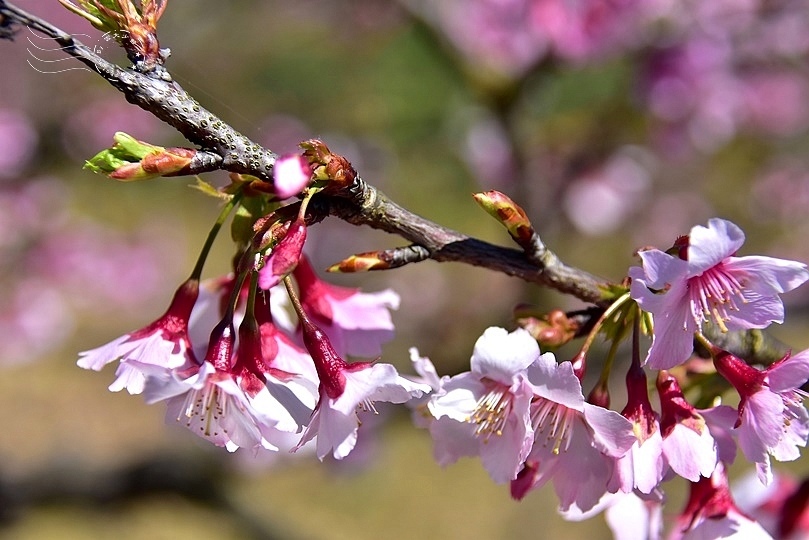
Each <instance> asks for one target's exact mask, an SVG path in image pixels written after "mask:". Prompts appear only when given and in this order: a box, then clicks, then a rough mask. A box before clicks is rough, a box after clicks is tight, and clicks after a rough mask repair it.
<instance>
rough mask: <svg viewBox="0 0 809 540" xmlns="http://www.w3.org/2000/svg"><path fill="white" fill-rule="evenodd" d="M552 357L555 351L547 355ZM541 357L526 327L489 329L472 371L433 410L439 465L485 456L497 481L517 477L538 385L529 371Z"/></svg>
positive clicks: (530, 434)
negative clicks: (510, 329) (508, 329)
mask: <svg viewBox="0 0 809 540" xmlns="http://www.w3.org/2000/svg"><path fill="white" fill-rule="evenodd" d="M544 356H547V357H549V358H550V360H549V361H550V362H555V360H553V354H551V353H546V355H544ZM539 357H540V352H539V345H537V342H536V340H535V339H534V338H533V337H531V335H530V334H529V333H528V332H527V331H526V330H523V329H521V328H520V329H518V330H515V331H514V332H512V333H508V332H507V331H506V330H505V329H503V328H496V327H492V328H488V329H487V330H486V331H485V332H484V333H483V335H482V336H481V337H480V338H478V340H477V342H476V343H475V348H474V351H473V353H472V359H471V362H470V364H471V371H469V372H465V373H461V374H459V375H456V376H454V377H452V378H450V379H449V380H448V381H446V382H444V383H443V385H442V386H441V388H442V390H443V392H442V393H441V394H440V395H435V396H434V397H433V398H432V399H431V400H430V402H429V404H428V408H429V410H430V412H431V413H432V415H433V416H434V417H435V418H436V419H437V421H436V422H433V423H432V424H431V425H430V433H431V435H432V436H433V439H434V441H435V456H436V459H437V461H438V463H439V464H440V465H442V466H443V465H447V464H450V463H453V462H455V461H456V460H457V459H458V458H459V457H461V456H462V455H480V458H481V461H482V462H483V466H484V467H485V468H486V470H487V471H488V472H489V475H490V476H491V477H492V480H494V481H495V482H498V483H505V482H508V481H511V480H514V479H515V478H516V476H517V473H518V472H519V471H520V469H521V467H522V463H523V461H524V460H525V458H526V457H527V455H528V452H529V451H530V450H531V445H532V444H533V440H534V431H533V428H532V426H531V412H530V405H531V400H532V398H533V396H534V389H533V387H532V385H531V384H530V383H529V382H528V379H527V375H526V369H527V368H528V366H530V365H531V364H533V363H534V362H536V361H537V360H538V359H539Z"/></svg>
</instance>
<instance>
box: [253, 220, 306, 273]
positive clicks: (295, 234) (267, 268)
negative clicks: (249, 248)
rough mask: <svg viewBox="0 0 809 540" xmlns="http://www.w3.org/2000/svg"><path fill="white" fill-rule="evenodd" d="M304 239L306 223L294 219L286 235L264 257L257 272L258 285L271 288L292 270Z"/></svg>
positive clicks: (298, 257) (296, 262)
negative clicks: (261, 265)
mask: <svg viewBox="0 0 809 540" xmlns="http://www.w3.org/2000/svg"><path fill="white" fill-rule="evenodd" d="M305 241H306V223H304V221H303V219H301V218H298V219H296V220H295V221H294V222H293V223H292V225H291V226H290V227H289V230H288V231H287V234H286V236H284V238H282V239H281V241H280V242H278V244H277V245H276V246H275V247H274V248H273V249H272V252H271V253H270V256H269V257H266V258H265V261H264V266H263V267H262V268H261V270H259V272H258V285H259V287H261V288H262V289H271V288H273V287H275V286H276V285H278V284H279V283H280V282H281V280H282V279H283V278H284V276H286V275H287V274H289V273H290V272H292V271H293V270H294V269H295V267H296V266H297V265H298V261H299V260H300V259H301V254H302V252H303V244H304V242H305Z"/></svg>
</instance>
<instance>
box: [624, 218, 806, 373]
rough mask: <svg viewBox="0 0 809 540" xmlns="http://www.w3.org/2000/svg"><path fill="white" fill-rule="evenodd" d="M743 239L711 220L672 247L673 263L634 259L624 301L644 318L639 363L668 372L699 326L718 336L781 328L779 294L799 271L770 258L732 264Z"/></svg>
mask: <svg viewBox="0 0 809 540" xmlns="http://www.w3.org/2000/svg"><path fill="white" fill-rule="evenodd" d="M743 243H744V233H743V232H742V230H741V229H739V227H737V226H736V225H734V224H733V223H731V222H729V221H726V220H723V219H711V220H710V221H709V222H708V227H702V226H699V225H698V226H696V227H694V228H692V229H691V233H690V234H689V236H687V237H684V238H681V239H679V240H678V242H677V244H676V245H675V248H677V250H678V256H673V255H669V254H668V253H664V252H662V251H660V250H657V249H648V250H644V251H641V252H639V256H640V258H641V260H642V262H643V267H642V268H641V267H633V268H630V269H629V276H630V277H631V278H632V285H631V294H632V297H633V298H634V299H635V300H637V302H638V304H640V305H641V307H642V308H643V309H644V310H646V311H648V312H650V313H652V314H653V315H654V319H655V331H654V336H653V338H652V346H651V347H650V349H649V353H648V355H647V357H646V362H647V363H648V364H649V366H650V367H652V368H654V369H669V368H672V367H674V366H676V365H678V364H681V363H682V362H684V361H685V360H686V359H687V358H688V356H689V355H690V354H691V352H692V351H693V338H694V332H697V331H699V330H701V329H702V324H703V323H704V322H706V321H708V322H711V323H713V324H715V325H716V326H717V327H718V328H719V329H720V330H722V331H723V332H727V331H728V330H743V329H749V328H765V327H766V326H768V325H769V324H770V323H772V322H778V323H781V322H783V320H784V306H783V303H782V302H781V298H780V297H779V296H778V295H779V294H781V293H785V292H788V291H791V290H792V289H794V288H796V287H798V286H799V285H801V284H802V283H804V282H805V281H806V280H807V279H809V271H807V269H806V265H805V264H803V263H799V262H795V261H788V260H783V259H775V258H772V257H762V256H748V257H736V256H735V253H736V251H737V250H738V249H739V248H740V247H741V246H742V244H743Z"/></svg>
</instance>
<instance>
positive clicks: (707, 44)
mask: <svg viewBox="0 0 809 540" xmlns="http://www.w3.org/2000/svg"><path fill="white" fill-rule="evenodd" d="M17 5H19V6H20V7H22V8H23V9H27V10H29V11H31V12H33V13H35V14H38V15H40V16H43V17H45V18H46V19H47V20H49V21H50V22H52V23H54V24H56V25H57V26H60V27H61V28H63V29H65V30H67V31H69V32H72V33H74V34H76V35H77V36H78V37H79V39H80V40H82V41H83V42H84V43H85V44H87V45H88V46H92V47H95V49H96V50H97V51H99V52H100V54H102V56H104V57H106V58H107V59H109V60H113V61H117V62H119V63H121V64H124V63H125V58H124V55H123V53H122V52H121V51H119V50H117V49H116V46H115V43H114V42H112V41H110V40H109V39H108V37H106V36H102V35H101V34H100V33H98V32H96V31H94V30H93V29H92V28H91V27H90V26H89V24H84V22H83V20H82V19H79V18H78V17H76V16H74V15H71V14H70V13H69V12H68V11H67V10H65V9H64V8H62V7H61V6H60V5H59V4H58V2H57V1H56V0H20V1H18V2H17ZM158 28H159V36H160V40H161V45H162V46H163V47H169V48H171V51H172V55H171V58H170V59H169V62H168V64H167V65H168V69H169V70H170V72H171V73H172V75H173V77H174V78H175V80H177V81H178V82H179V83H180V84H181V85H183V86H184V87H185V88H186V89H187V90H188V91H189V92H190V93H191V94H192V95H193V96H195V97H196V98H197V99H198V100H199V101H200V102H201V103H202V104H203V105H204V106H205V107H207V108H209V109H210V110H212V111H213V112H214V113H216V114H218V115H220V116H221V117H222V118H223V119H224V120H226V121H227V122H229V123H231V124H232V125H233V126H234V127H235V128H236V129H238V130H240V131H241V132H243V133H245V134H246V135H248V136H249V137H251V138H253V139H254V140H256V141H258V142H260V143H262V144H264V145H265V146H267V147H268V148H270V149H272V150H274V151H276V152H279V153H280V152H289V151H293V150H294V149H295V145H296V144H297V143H298V142H299V141H301V140H304V139H307V138H311V137H320V138H322V139H324V140H325V141H326V143H327V144H328V145H329V146H330V147H331V148H332V149H333V150H334V151H336V152H338V153H341V154H344V155H346V156H347V157H348V158H349V159H350V160H351V161H352V162H353V164H354V165H355V167H356V168H357V170H358V171H360V173H361V174H362V176H363V177H364V178H365V179H366V180H367V181H369V182H370V183H372V184H374V185H375V186H377V187H379V188H380V189H382V190H383V191H384V192H386V193H387V194H388V195H389V196H390V197H391V198H393V199H394V200H395V201H397V202H399V203H400V204H402V205H403V206H405V207H407V208H408V209H410V210H412V211H414V212H416V213H419V214H421V215H424V216H426V217H429V218H430V219H433V220H434V221H437V222H439V223H441V224H443V225H446V226H449V227H452V228H455V229H457V230H460V231H462V232H465V233H467V234H470V235H473V236H477V237H479V238H482V239H485V240H488V241H491V242H495V243H501V244H505V245H508V241H509V238H508V236H507V235H506V234H505V232H504V231H503V230H502V228H501V227H500V226H499V225H498V224H497V223H496V222H495V221H494V220H492V219H490V218H488V217H487V216H486V215H485V214H484V213H483V212H482V211H481V210H479V209H478V207H477V206H476V204H475V203H474V201H473V200H472V198H471V193H473V192H475V191H483V190H487V189H498V190H500V191H503V192H505V193H506V194H508V195H510V196H511V197H512V198H513V199H514V200H515V201H517V202H518V203H520V204H521V205H522V206H523V207H524V208H525V209H526V211H527V212H528V214H529V216H530V217H531V218H532V220H533V222H534V224H535V225H536V227H537V228H538V230H539V231H540V233H541V234H542V235H543V238H544V239H545V241H546V243H547V244H548V245H549V246H550V247H551V248H552V249H554V250H555V251H556V252H557V253H558V254H559V255H560V256H561V257H562V258H563V260H565V261H566V262H568V263H570V264H573V265H576V266H580V267H582V268H584V269H586V270H588V271H590V272H592V273H595V274H598V275H601V276H604V277H606V278H609V279H611V280H615V281H619V280H620V279H621V278H622V277H623V276H625V275H626V271H627V268H628V267H629V266H631V265H633V264H637V261H636V259H635V258H634V257H633V252H634V251H635V250H636V249H637V248H639V247H641V246H646V245H655V246H658V247H660V248H661V249H665V248H667V247H668V246H670V245H671V244H672V242H673V240H674V239H675V238H676V237H677V236H678V235H680V234H686V233H687V232H688V230H689V229H690V228H691V227H692V226H693V225H695V224H704V223H705V222H706V221H707V220H708V219H709V218H711V217H716V216H718V217H723V218H726V219H730V220H732V221H734V222H736V223H737V224H738V225H740V226H741V227H742V228H743V229H744V230H745V232H746V233H747V243H746V244H745V246H744V248H743V252H742V254H765V255H771V256H777V257H782V258H790V259H797V260H802V261H809V244H808V243H807V242H806V241H805V238H806V237H807V235H809V220H807V217H806V216H807V212H809V157H808V156H809V154H807V150H809V132H808V131H807V127H809V64H807V59H809V4H808V3H807V2H806V1H805V0H795V1H790V0H767V1H765V0H745V1H741V2H740V1H737V0H714V1H712V2H702V1H700V0H621V1H610V2H589V1H586V0H581V1H577V2H571V1H569V0H442V1H441V2H430V1H428V0H423V1H422V0H400V1H392V2H386V1H378V0H332V1H330V2H323V1H307V0H305V1H292V0H290V1H260V0H235V1H231V2H220V1H214V0H198V1H184V2H179V1H177V0H173V1H172V2H171V3H170V4H169V6H168V9H167V10H166V13H165V15H164V17H163V18H162V19H161V22H160V25H159V27H158ZM66 58H67V57H66V55H64V54H63V53H61V52H59V51H58V47H57V46H56V45H55V44H54V43H53V42H51V41H48V40H46V39H43V38H42V37H41V36H38V35H35V34H33V33H31V32H29V31H28V30H26V29H23V30H21V31H20V32H19V33H18V34H17V35H16V36H15V41H14V42H13V43H11V42H2V43H0V72H1V73H2V74H3V75H2V77H0V408H1V409H2V410H4V411H5V416H6V417H7V420H6V422H5V425H4V429H3V434H2V435H0V537H2V538H15V539H16V538H19V539H34V538H57V537H58V538H108V537H112V536H115V537H118V538H122V539H123V538H144V537H148V538H172V539H176V538H246V539H247V538H283V539H287V538H289V539H304V538H305V539H318V540H320V539H323V540H326V539H344V538H345V539H348V538H350V539H375V538H382V537H384V538H390V539H395V538H437V537H442V538H477V537H487V538H508V539H523V538H525V539H527V538H536V537H542V536H545V535H547V536H548V537H550V536H551V535H561V537H563V538H579V537H580V538H590V539H597V538H609V537H610V535H609V532H608V530H607V528H606V526H605V525H604V523H603V521H602V520H601V518H596V519H594V520H591V521H589V522H585V523H579V524H571V523H566V522H564V521H562V520H561V519H560V518H559V517H558V516H557V514H556V512H555V508H556V501H555V498H554V495H553V491H552V489H551V488H550V487H547V488H544V489H543V490H540V491H538V492H536V493H533V494H531V495H530V496H528V497H527V498H526V499H525V500H524V501H522V502H521V503H515V502H513V501H512V500H511V499H510V497H509V495H508V489H507V486H497V485H494V484H493V483H492V482H491V481H490V480H489V479H488V477H487V476H486V474H485V472H484V471H483V469H482V467H481V466H480V464H479V463H478V462H476V461H472V460H463V461H461V462H459V463H458V464H456V465H454V466H451V467H449V468H447V469H445V470H442V469H440V468H439V467H438V466H437V465H436V464H435V462H434V461H433V459H432V455H431V442H430V439H429V435H428V434H427V433H426V432H424V431H419V430H417V429H415V428H413V427H412V425H411V424H410V421H409V417H408V414H407V412H406V411H399V410H396V411H394V410H390V411H388V410H383V411H382V414H380V416H379V417H378V419H375V421H373V422H366V423H365V424H363V426H362V428H361V430H360V443H359V446H358V448H357V450H356V451H355V452H354V453H353V454H352V455H351V456H350V457H349V458H348V459H347V460H345V462H341V463H336V462H333V461H332V462H327V463H325V464H320V463H319V462H317V460H316V459H315V458H314V457H313V456H311V455H302V456H286V455H284V456H275V455H274V456H269V457H267V456H260V457H259V458H253V457H251V456H250V455H247V454H246V453H245V452H243V451H240V452H237V453H236V454H235V455H230V454H228V453H227V452H226V451H224V450H223V449H218V448H214V447H212V446H211V445H209V444H207V443H205V442H204V441H201V440H197V439H196V438H195V437H194V436H193V435H191V434H190V433H189V432H187V431H185V430H183V429H181V428H178V427H173V426H166V425H165V424H164V422H163V410H162V409H161V408H160V407H159V406H152V407H149V406H146V405H144V404H143V403H142V399H141V398H140V397H138V396H129V395H126V394H111V393H109V392H108V391H107V389H106V387H107V385H108V384H109V383H110V382H111V380H112V376H113V372H114V368H113V367H112V366H110V367H109V368H108V369H106V370H105V371H103V372H101V373H93V372H87V371H83V370H80V369H78V368H76V366H75V360H76V358H77V352H78V351H82V350H86V349H91V348H94V347H97V346H99V345H101V344H103V343H106V342H108V341H110V340H112V339H113V338H115V337H117V336H119V335H121V334H123V333H126V332H128V331H131V330H134V329H136V328H140V327H142V326H143V325H145V324H146V323H148V322H150V321H152V320H153V319H154V318H156V317H157V316H159V315H160V314H162V312H163V311H164V309H165V307H166V306H167V305H168V302H169V299H170V296H171V294H172V292H173V291H174V289H175V288H176V287H177V286H178V285H179V283H180V282H181V281H182V280H183V279H184V278H185V277H187V275H188V274H189V272H190V270H191V268H192V266H193V263H194V260H195V258H196V255H197V253H198V250H199V249H200V248H201V246H202V243H203V241H204V239H205V235H206V234H207V231H208V229H209V227H210V226H211V224H212V223H213V221H214V220H215V218H216V215H217V213H218V209H217V206H216V202H215V201H213V200H212V199H210V198H207V197H205V196H203V195H202V194H201V193H199V192H197V191H195V190H193V189H190V188H189V187H188V185H189V184H190V183H192V179H189V178H177V179H162V180H153V181H148V182H142V183H134V184H120V183H115V182H113V181H110V180H108V179H105V178H104V177H101V176H97V175H93V174H91V173H89V172H87V171H83V170H82V168H81V167H82V164H83V162H84V160H85V159H87V158H89V157H91V156H92V155H94V154H95V153H96V152H98V151H99V150H101V149H103V148H105V147H108V146H110V145H111V143H112V135H113V133H114V132H116V131H125V132H127V133H129V134H131V135H133V136H134V137H136V138H138V139H141V140H145V141H148V142H151V143H154V144H159V145H164V146H172V145H174V146H182V145H183V144H184V141H183V140H182V139H181V138H180V137H179V135H178V134H177V133H175V132H173V131H172V130H171V129H170V128H168V127H167V126H164V125H162V124H161V123H160V122H159V121H157V120H156V119H154V118H153V117H151V116H150V115H149V114H147V113H145V112H143V111H141V110H139V109H137V108H135V107H133V106H131V105H129V104H128V103H127V102H126V101H125V99H124V98H123V96H122V95H121V94H120V93H118V92H117V91H116V90H114V89H113V88H112V87H110V86H109V85H107V84H106V83H105V82H104V81H103V80H101V79H100V77H98V76H95V75H94V74H93V73H92V72H89V71H88V70H86V69H83V68H81V66H80V65H79V64H78V63H76V62H74V61H72V60H69V59H66ZM206 179H207V180H208V181H210V182H212V183H214V184H217V185H223V184H224V183H225V182H226V175H225V174H224V173H222V174H210V175H207V177H206ZM311 235H312V236H311V239H310V241H309V243H308V247H309V255H310V257H311V258H312V259H313V262H314V264H315V266H316V267H317V268H321V269H322V268H325V267H327V266H329V265H330V264H332V263H334V262H337V261H338V260H340V259H342V258H345V257H346V256H348V255H350V254H352V253H357V252H362V251H369V250H374V249H381V248H387V247H394V246H398V245H403V242H402V241H400V240H397V239H396V238H392V237H388V236H387V235H385V234H382V233H379V232H375V231H371V230H368V229H360V228H355V227H351V226H349V225H346V224H344V223H341V222H338V221H335V220H328V221H326V222H324V223H322V224H321V225H319V226H317V227H315V228H313V229H312V231H311ZM231 255H232V253H231V252H230V247H229V246H228V242H227V239H226V237H225V238H223V239H222V240H221V241H220V242H219V243H218V244H217V249H216V251H215V252H214V256H213V257H212V258H211V260H210V261H209V263H208V265H207V267H206V276H207V277H215V276H218V275H220V274H223V273H225V272H226V271H227V270H228V265H229V262H230V257H231ZM327 279H329V280H330V281H332V282H334V283H338V284H341V285H347V286H348V285H350V286H361V287H363V288H364V289H365V290H367V291H374V290H380V289H383V288H387V287H392V288H394V289H395V290H396V291H398V292H399V293H400V294H401V296H402V305H401V308H400V309H399V311H398V312H396V313H394V321H395V322H396V324H397V338H396V340H395V341H393V342H391V343H390V344H388V345H387V347H386V349H385V355H384V358H385V360H386V361H389V362H392V363H394V364H396V365H398V366H399V367H400V370H401V371H404V372H408V371H409V361H408V355H407V349H408V348H409V347H411V346H417V347H418V348H419V350H420V352H421V354H422V355H426V356H429V357H430V358H431V359H432V360H433V361H434V362H435V364H436V366H437V367H438V370H439V373H441V374H454V373H457V372H460V371H463V370H466V369H468V360H469V356H470V354H471V351H472V346H473V344H474V341H475V339H476V338H477V337H478V336H479V335H480V334H481V332H482V331H483V330H484V329H485V328H486V327H488V326H491V325H497V326H506V327H509V328H511V327H512V326H513V322H512V316H511V313H512V309H513V307H514V306H515V305H516V304H518V303H525V302H527V303H532V304H536V305H539V306H541V307H542V308H543V309H546V310H550V309H552V308H555V307H560V308H562V309H568V310H569V309H575V308H578V307H582V306H581V304H580V303H579V302H577V301H576V300H574V299H571V298H567V297H564V296H562V295H559V294H557V293H553V292H549V291H545V290H541V289H538V288H536V287H533V286H528V285H526V284H524V283H522V282H520V281H518V280H515V279H511V278H507V277H505V276H500V275H495V274H493V273H490V272H486V271H483V270H479V269H475V268H471V267H465V266H462V265H439V264H438V263H433V262H425V263H422V264H418V265H414V266H411V267H405V268H402V269H399V270H395V271H392V272H389V273H379V274H372V275H361V276H327ZM785 301H786V304H787V324H785V325H783V326H779V327H777V328H773V330H772V331H773V333H774V334H775V335H776V336H777V337H779V338H780V339H782V340H784V341H786V342H787V343H789V344H790V345H791V346H792V347H793V348H794V349H795V350H802V349H805V348H807V347H809V334H807V332H806V331H805V328H806V327H807V324H809V320H807V318H808V317H809V309H807V308H809V289H804V290H798V291H796V292H794V293H791V294H789V295H787V296H786V298H785ZM564 354H565V353H564V352H563V353H562V354H561V355H560V356H561V357H562V358H564ZM618 372H620V370H618ZM614 383H615V385H616V388H619V387H620V385H621V375H618V374H616V378H615V380H614ZM622 406H623V404H622V403H615V404H614V407H617V408H619V409H620V408H621V407H622ZM376 420H379V421H376ZM783 470H784V471H785V472H786V473H787V474H801V473H806V472H807V470H809V467H807V466H806V465H805V464H804V463H802V462H797V463H793V464H791V466H790V467H788V468H785V469H783ZM744 472H745V469H744V468H741V467H740V468H738V470H737V471H736V474H742V473H744ZM672 484H676V482H673V483H672ZM682 489H683V487H682V486H674V485H672V488H671V492H670V493H671V498H672V502H671V503H670V504H669V505H668V506H667V507H666V511H667V512H668V517H671V516H673V515H674V514H676V512H677V511H678V510H679V508H680V504H681V497H679V496H678V490H679V491H681V490H682ZM678 497H679V498H678Z"/></svg>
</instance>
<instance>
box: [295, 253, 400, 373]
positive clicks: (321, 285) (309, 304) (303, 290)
mask: <svg viewBox="0 0 809 540" xmlns="http://www.w3.org/2000/svg"><path fill="white" fill-rule="evenodd" d="M293 275H294V276H295V280H296V281H297V282H298V285H299V287H300V297H301V304H302V305H303V309H304V311H306V314H307V315H308V316H310V317H312V318H313V319H314V320H315V321H316V322H317V325H318V327H319V328H320V329H321V330H323V331H324V332H325V333H326V335H327V336H328V337H329V341H330V343H331V344H332V346H333V347H334V349H335V350H336V351H337V353H338V354H339V355H340V356H358V357H361V358H375V357H377V356H379V355H380V354H382V344H383V343H385V342H387V341H390V340H391V339H392V338H393V335H394V331H393V321H392V320H391V316H390V310H391V309H398V308H399V295H398V294H396V293H395V292H394V291H392V290H391V289H386V290H384V291H380V292H377V293H363V292H361V291H360V290H359V289H349V288H346V287H338V286H336V285H332V284H330V283H327V282H325V281H322V280H320V279H319V278H318V277H317V275H316V274H315V271H314V269H313V268H312V265H311V263H310V262H309V260H308V259H307V258H306V257H303V258H301V260H300V262H299V263H298V266H297V268H295V272H294V274H293Z"/></svg>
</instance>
